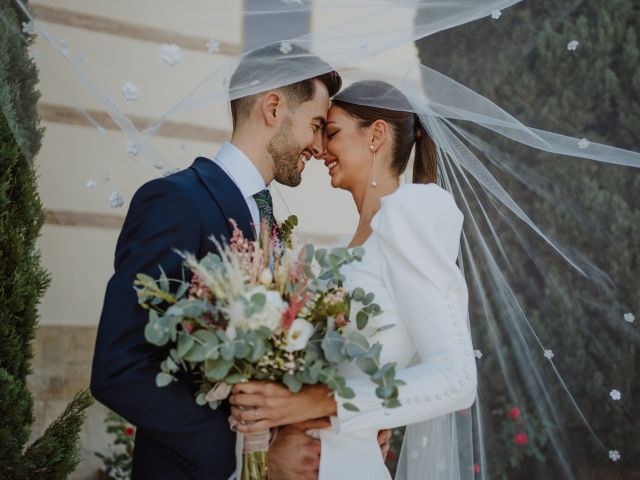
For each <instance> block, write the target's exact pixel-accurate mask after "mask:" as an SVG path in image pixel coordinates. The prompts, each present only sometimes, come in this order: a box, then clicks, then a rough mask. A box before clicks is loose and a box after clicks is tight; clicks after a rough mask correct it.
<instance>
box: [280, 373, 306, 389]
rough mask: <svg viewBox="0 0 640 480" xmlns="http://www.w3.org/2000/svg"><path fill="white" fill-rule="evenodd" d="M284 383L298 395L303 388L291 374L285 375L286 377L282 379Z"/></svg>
mask: <svg viewBox="0 0 640 480" xmlns="http://www.w3.org/2000/svg"><path fill="white" fill-rule="evenodd" d="M282 383H284V384H285V385H286V386H287V387H288V388H289V390H291V391H292V392H293V393H298V392H299V391H300V389H301V388H302V382H301V381H300V380H298V379H297V378H296V376H295V375H290V374H289V372H287V373H285V374H284V377H282Z"/></svg>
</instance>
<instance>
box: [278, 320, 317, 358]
mask: <svg viewBox="0 0 640 480" xmlns="http://www.w3.org/2000/svg"><path fill="white" fill-rule="evenodd" d="M313 330H314V328H313V324H311V323H310V322H308V321H307V320H305V319H304V318H296V319H295V320H294V321H293V323H292V324H291V327H290V328H289V331H288V332H287V345H286V346H285V347H284V350H286V351H287V352H295V351H297V350H302V349H303V348H305V347H306V346H307V343H309V339H310V338H311V335H313Z"/></svg>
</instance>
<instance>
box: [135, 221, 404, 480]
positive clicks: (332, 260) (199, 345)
mask: <svg viewBox="0 0 640 480" xmlns="http://www.w3.org/2000/svg"><path fill="white" fill-rule="evenodd" d="M233 225H234V233H233V236H232V238H231V239H230V241H229V243H228V244H221V243H219V242H218V241H216V240H215V239H212V241H213V242H214V244H215V246H216V248H217V252H218V253H216V254H214V253H209V254H208V255H207V256H205V257H204V258H202V259H200V260H198V259H197V258H195V257H194V256H193V255H191V254H188V253H184V252H179V253H180V255H181V256H182V257H183V258H184V265H185V267H186V268H187V269H188V270H189V271H190V272H191V274H192V275H191V279H190V280H189V281H187V280H185V279H182V280H171V279H169V278H167V276H166V275H165V273H164V271H162V269H160V273H161V275H160V277H159V278H158V279H154V278H151V277H150V276H148V275H144V274H139V275H138V276H137V279H136V281H135V288H136V290H137V294H138V301H139V304H140V305H141V306H142V307H143V308H145V309H147V310H148V311H149V320H148V323H147V325H146V328H145V337H146V339H147V341H149V342H150V343H152V344H154V345H157V346H164V345H167V344H169V342H171V346H172V348H171V349H170V351H169V355H168V356H167V357H166V359H165V360H164V361H163V362H162V364H161V371H159V372H158V374H157V377H156V384H157V385H158V386H159V387H163V386H166V385H169V384H170V383H171V382H173V381H176V380H177V374H179V373H180V372H181V371H182V372H191V373H195V374H196V375H197V378H199V379H200V387H199V389H198V390H197V391H196V392H195V401H196V402H197V403H198V404H199V405H203V406H204V405H208V406H209V407H210V408H213V409H215V408H217V407H218V406H219V405H220V403H221V402H222V401H223V400H224V399H225V398H227V396H228V395H229V393H230V390H231V386H232V385H233V384H235V383H238V382H243V381H247V380H269V381H276V382H282V383H283V384H284V385H286V386H287V387H288V388H289V389H290V390H291V391H292V392H297V391H299V390H300V388H301V387H302V386H303V385H304V384H316V383H323V384H326V385H327V386H329V387H330V388H331V389H332V390H333V391H334V392H335V393H336V394H337V395H338V396H339V397H341V398H342V399H345V400H349V399H351V398H353V397H354V392H353V390H351V389H350V388H349V387H348V385H347V382H346V380H345V378H344V377H343V376H341V375H340V372H339V368H338V367H339V365H340V364H341V363H343V362H347V361H355V362H356V364H357V365H358V366H359V367H360V369H361V370H362V371H363V372H365V373H366V374H367V375H369V376H370V378H371V380H372V381H374V382H375V383H377V384H378V385H379V387H378V389H377V390H376V393H377V395H378V396H379V398H380V399H381V402H382V403H383V404H384V405H385V406H387V407H395V406H398V405H399V401H398V398H397V397H398V387H399V386H400V385H402V382H401V381H400V380H397V379H396V378H395V364H394V363H389V364H385V365H381V364H380V351H381V345H380V344H378V343H376V344H373V345H370V343H369V341H368V340H367V338H366V337H365V336H364V335H363V334H362V333H361V332H360V331H359V330H362V329H363V328H364V327H365V326H366V325H367V323H368V321H369V319H370V318H371V317H372V316H375V315H377V314H379V313H380V308H379V306H378V305H377V304H375V303H373V300H374V295H373V294H372V293H366V292H365V291H364V290H362V289H360V288H357V289H355V290H354V291H352V292H349V291H347V290H346V289H345V288H344V287H343V281H344V277H343V275H342V274H341V273H340V268H341V267H342V266H344V265H346V264H349V263H352V262H355V261H360V260H361V259H362V256H363V255H364V249H362V248H355V249H352V250H349V249H346V248H336V249H333V250H330V251H329V250H324V249H319V250H316V249H315V248H314V247H313V246H312V245H306V246H305V247H304V248H302V249H300V250H298V251H296V250H295V249H294V248H293V242H292V241H291V239H290V238H287V239H285V241H284V242H278V241H276V240H275V238H267V239H263V241H261V242H258V241H249V240H247V239H245V238H244V236H243V234H242V232H241V231H240V230H239V229H238V228H237V226H236V225H235V224H233ZM292 225H295V218H293V219H290V220H289V221H288V223H285V226H288V227H289V228H288V229H287V228H285V229H284V231H285V232H287V233H288V234H290V230H291V227H292ZM265 230H267V229H263V231H265ZM172 284H175V288H174V289H172V288H171V285H172ZM352 301H353V303H352ZM352 307H355V310H356V311H351V309H352ZM353 319H355V327H356V328H347V326H348V325H349V324H350V323H352V322H353ZM384 328H386V327H382V329H384ZM344 407H345V408H347V409H351V410H357V407H356V406H355V405H353V404H351V403H349V402H346V403H344ZM248 437H249V436H246V437H245V438H244V442H245V443H244V455H243V470H242V471H243V474H242V478H243V479H245V478H246V479H262V478H267V473H266V472H267V470H266V469H267V456H266V451H267V449H268V441H269V432H264V433H263V434H261V435H258V436H257V437H258V438H248ZM256 444H258V447H257V448H253V447H252V446H254V445H256Z"/></svg>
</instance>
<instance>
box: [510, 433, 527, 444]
mask: <svg viewBox="0 0 640 480" xmlns="http://www.w3.org/2000/svg"><path fill="white" fill-rule="evenodd" d="M513 442H514V443H515V444H516V445H526V444H527V443H529V437H527V434H526V433H516V434H515V435H514V437H513Z"/></svg>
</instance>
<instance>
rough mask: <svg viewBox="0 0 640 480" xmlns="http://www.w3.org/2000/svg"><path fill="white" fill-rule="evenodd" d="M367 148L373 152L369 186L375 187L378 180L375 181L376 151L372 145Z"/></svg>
mask: <svg viewBox="0 0 640 480" xmlns="http://www.w3.org/2000/svg"><path fill="white" fill-rule="evenodd" d="M369 149H370V150H371V152H372V153H373V179H372V180H371V186H372V187H377V186H378V182H376V151H375V150H374V147H373V145H371V146H370V147H369Z"/></svg>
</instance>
